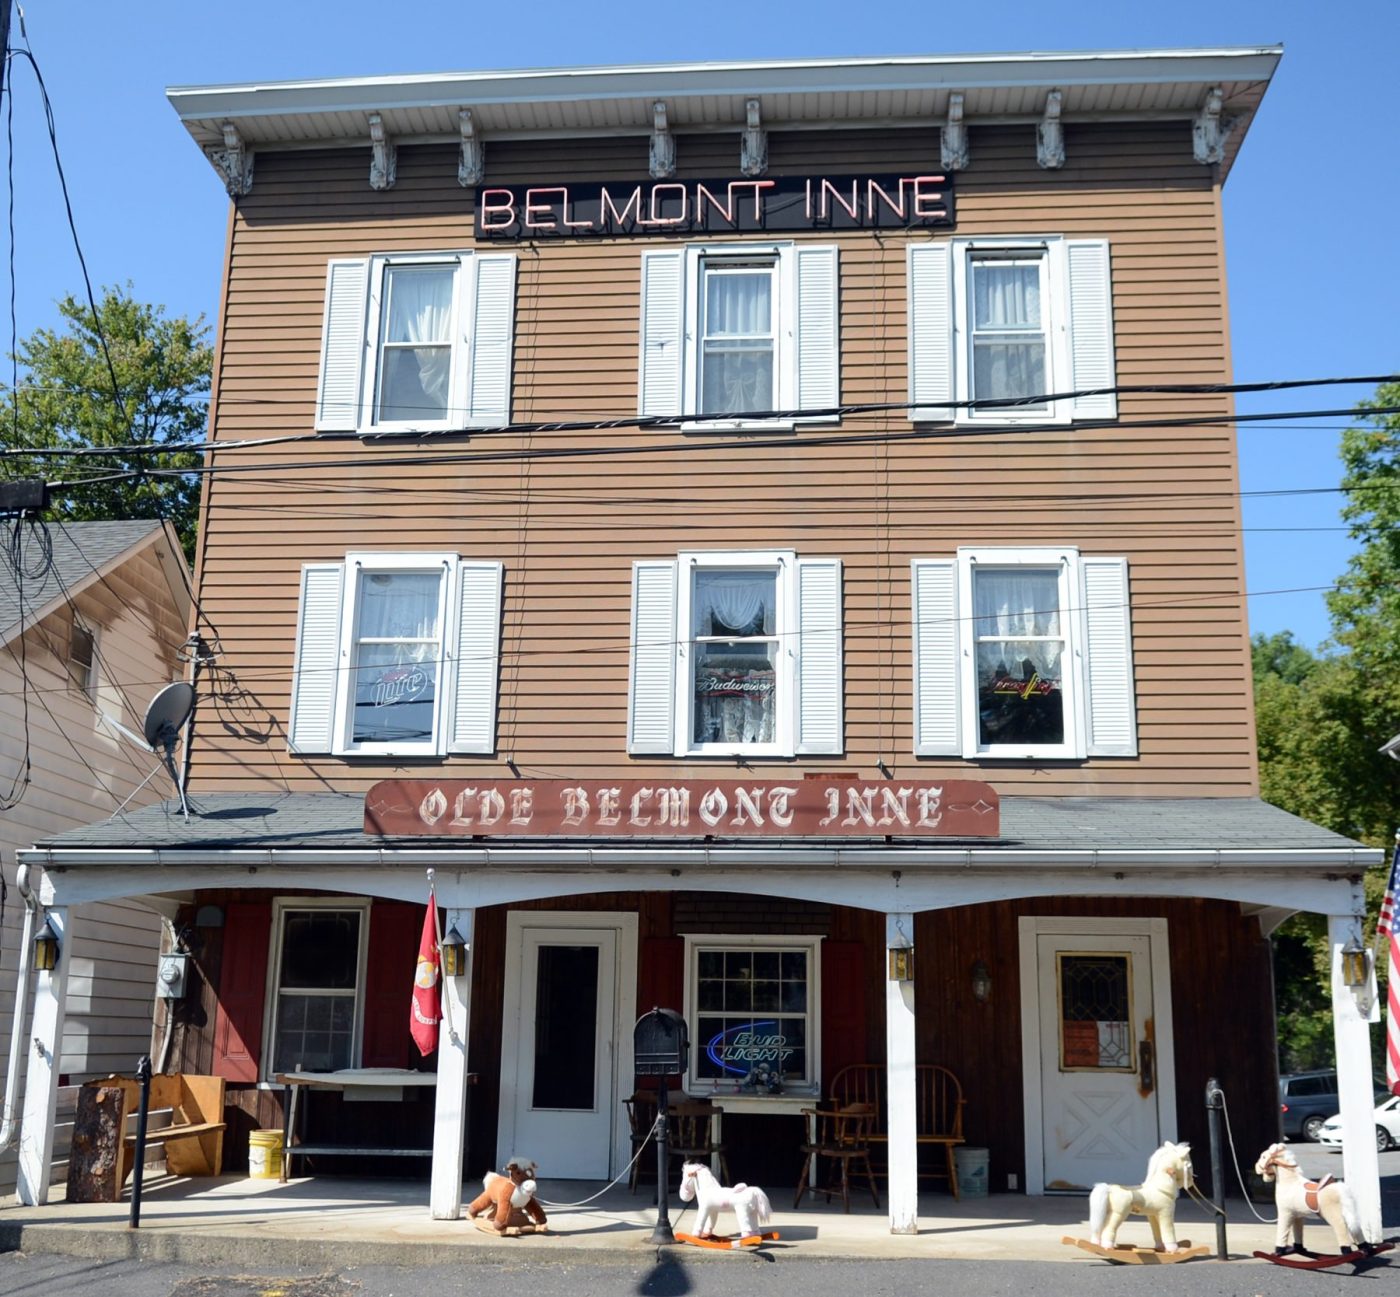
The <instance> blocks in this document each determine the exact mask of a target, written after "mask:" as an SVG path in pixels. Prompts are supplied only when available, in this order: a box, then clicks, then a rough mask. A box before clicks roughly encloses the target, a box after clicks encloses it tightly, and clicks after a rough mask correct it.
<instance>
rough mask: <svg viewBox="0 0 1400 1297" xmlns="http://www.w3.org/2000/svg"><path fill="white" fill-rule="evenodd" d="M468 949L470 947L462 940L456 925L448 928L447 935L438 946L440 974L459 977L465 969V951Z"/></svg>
mask: <svg viewBox="0 0 1400 1297" xmlns="http://www.w3.org/2000/svg"><path fill="white" fill-rule="evenodd" d="M470 950H471V947H470V946H469V945H467V943H466V941H465V940H463V938H462V934H461V933H460V932H458V931H457V928H456V925H454V926H452V927H450V928H448V930H447V935H446V936H445V937H444V938H443V939H442V944H441V945H440V946H439V947H438V951H439V953H440V954H441V956H442V975H443V976H444V977H461V976H462V975H463V974H464V973H465V972H466V971H467V952H468V951H470Z"/></svg>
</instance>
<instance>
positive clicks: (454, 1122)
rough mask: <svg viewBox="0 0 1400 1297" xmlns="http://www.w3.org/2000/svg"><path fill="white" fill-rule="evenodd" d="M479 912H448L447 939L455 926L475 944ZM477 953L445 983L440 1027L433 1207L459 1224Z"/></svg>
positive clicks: (441, 1217) (439, 1216) (436, 1214)
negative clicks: (468, 1048)
mask: <svg viewBox="0 0 1400 1297" xmlns="http://www.w3.org/2000/svg"><path fill="white" fill-rule="evenodd" d="M475 918H476V911H475V910H462V909H450V908H449V909H448V910H447V911H446V912H445V914H444V916H443V921H442V924H443V926H442V931H443V935H444V936H446V935H447V933H449V932H450V931H451V930H452V929H453V928H454V927H455V928H456V929H457V931H458V932H459V933H461V935H462V939H463V940H464V941H465V942H466V943H467V945H468V947H470V946H471V945H472V944H473V921H474V920H475ZM471 978H472V954H471V952H470V950H468V953H467V970H466V972H465V973H463V974H462V976H461V977H444V978H443V979H442V1025H441V1026H440V1027H439V1028H438V1064H437V1103H436V1110H435V1112H434V1115H433V1182H432V1189H431V1191H430V1194H429V1199H428V1202H429V1209H430V1211H431V1213H432V1217H433V1219H434V1220H456V1219H457V1217H458V1216H459V1215H461V1211H462V1151H463V1146H464V1145H465V1143H466V1138H467V1125H466V1115H467V1038H468V1035H469V1034H470V1028H471Z"/></svg>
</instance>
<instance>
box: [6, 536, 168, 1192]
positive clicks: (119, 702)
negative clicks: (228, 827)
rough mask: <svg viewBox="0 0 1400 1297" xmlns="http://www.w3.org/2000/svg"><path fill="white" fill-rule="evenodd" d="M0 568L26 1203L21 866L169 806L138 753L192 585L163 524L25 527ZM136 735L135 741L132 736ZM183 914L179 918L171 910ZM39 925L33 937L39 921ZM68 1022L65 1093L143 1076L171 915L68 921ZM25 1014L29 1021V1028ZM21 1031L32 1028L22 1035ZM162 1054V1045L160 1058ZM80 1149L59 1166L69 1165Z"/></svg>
mask: <svg viewBox="0 0 1400 1297" xmlns="http://www.w3.org/2000/svg"><path fill="white" fill-rule="evenodd" d="M14 539H15V540H16V541H17V544H15V545H14V546H13V547H11V546H7V548H6V562H5V563H3V564H0V619H3V629H0V638H3V642H4V644H5V647H6V652H5V654H4V656H3V658H0V676H3V683H0V700H3V701H0V716H3V721H0V757H3V762H4V770H5V775H4V781H3V791H4V793H5V812H4V817H3V832H2V833H0V852H3V857H4V858H3V861H0V868H3V871H4V882H5V888H6V892H7V894H8V897H9V899H10V904H9V905H8V906H5V907H0V908H2V909H3V939H2V940H0V979H3V980H0V1040H3V1041H4V1042H5V1044H6V1049H7V1054H6V1069H5V1070H6V1076H7V1090H6V1098H5V1109H4V1112H5V1116H4V1121H3V1135H0V1194H5V1195H8V1194H10V1193H11V1192H13V1190H14V1188H15V1175H16V1166H17V1161H18V1151H17V1145H18V1143H19V1134H20V1130H19V1126H20V1122H19V1114H20V1110H21V1108H20V1105H21V1103H22V1097H23V1086H24V1081H25V1069H24V1067H23V1066H22V1064H23V1061H24V1059H25V1058H26V1057H27V1055H28V1053H29V1048H28V1047H29V1041H30V1034H29V1033H28V1032H27V1031H26V1030H25V1028H26V1027H27V1025H28V1020H27V1008H28V1005H29V1004H30V1002H31V1001H30V998H29V995H28V985H29V979H26V993H25V994H24V996H23V997H20V996H17V995H16V988H17V985H18V982H17V975H18V973H19V969H20V967H21V961H22V960H23V962H24V964H25V965H26V966H27V965H28V958H27V952H26V951H25V949H24V947H25V945H26V936H28V938H29V939H30V940H32V937H33V934H34V932H35V931H36V930H37V929H38V926H39V925H40V924H42V922H43V918H42V915H38V912H37V908H36V909H31V908H30V907H29V906H28V905H27V904H26V898H25V891H26V890H27V888H28V878H27V877H17V874H16V863H15V853H16V852H18V851H21V850H23V849H25V848H27V847H29V846H31V845H32V844H33V843H34V842H35V841H36V840H37V839H39V838H43V837H47V836H49V835H51V834H54V833H60V832H63V831H64V830H66V829H72V828H77V827H79V826H81V825H83V824H86V823H88V822H89V821H90V820H92V819H93V818H94V817H97V816H103V815H111V814H113V813H115V812H116V811H118V810H119V809H120V808H121V807H122V806H123V803H127V802H129V803H130V806H131V807H132V808H135V807H139V806H143V805H146V804H149V803H151V802H154V801H157V800H159V799H160V798H161V797H163V796H165V795H166V794H167V792H168V790H169V782H168V781H167V782H166V783H165V785H164V786H163V787H162V786H160V785H156V786H152V783H153V781H149V776H150V775H151V772H152V769H153V767H154V766H155V764H156V758H155V757H153V756H152V755H151V754H150V753H149V752H147V751H144V750H142V748H141V747H139V746H137V744H138V743H140V741H141V740H140V731H141V722H142V716H143V712H144V709H145V707H146V704H147V703H149V702H150V700H151V698H152V697H154V695H155V694H156V693H157V691H158V690H159V689H160V688H161V687H162V685H165V684H169V683H170V682H171V681H172V680H175V679H177V678H179V676H180V675H181V674H182V673H183V670H184V667H183V664H182V663H181V661H180V646H181V644H182V643H183V641H184V638H185V631H186V625H187V623H188V621H189V612H190V577H189V573H188V571H185V570H184V563H185V559H184V555H183V553H182V552H181V550H180V545H179V541H178V540H177V539H176V537H175V535H174V532H173V530H172V529H171V528H169V527H168V526H165V525H163V524H161V523H158V522H67V523H62V524H58V523H53V524H34V525H30V524H24V525H22V526H21V527H20V529H19V532H18V535H17V537H15V538H14ZM123 731H125V733H123ZM169 913H170V914H171V915H172V916H173V910H170V911H169ZM36 915H37V916H38V922H37V923H36V922H35V916H36ZM69 937H70V940H71V942H72V946H73V950H72V954H71V956H70V959H69V969H70V977H69V983H68V986H69V997H68V1011H67V1013H66V1014H65V1017H64V1027H63V1031H62V1033H61V1036H60V1037H59V1039H58V1048H57V1051H56V1054H57V1060H56V1072H57V1077H58V1079H59V1080H60V1081H61V1082H62V1083H63V1084H64V1085H78V1084H80V1083H81V1082H83V1081H86V1080H90V1079H92V1078H93V1077H99V1076H106V1075H108V1074H110V1073H112V1072H126V1071H130V1070H131V1069H132V1068H133V1067H134V1066H135V1065H136V1060H137V1059H138V1058H140V1057H141V1055H142V1054H145V1053H148V1052H150V1051H151V1049H152V1039H151V994H152V991H153V989H154V987H155V980H156V959H157V955H158V952H159V950H160V943H161V921H160V915H159V914H158V913H156V912H155V911H153V910H152V909H150V908H149V907H148V906H147V905H145V904H142V903H140V902H138V901H136V900H133V899H130V898H126V899H122V898H118V899H114V900H110V901H99V902H95V903H93V904H90V905H82V906H78V907H76V908H75V909H74V911H73V912H72V913H71V916H70V924H69ZM17 1003H18V1009H19V1014H18V1017H19V1022H18V1024H16V1021H15V1019H16V1007H17ZM17 1028H18V1029H17ZM157 1048H158V1046H157ZM66 1148H67V1140H66V1135H65V1137H64V1138H61V1139H60V1141H59V1143H58V1146H57V1149H56V1152H57V1155H58V1158H59V1159H60V1160H61V1159H62V1158H63V1157H65V1156H66Z"/></svg>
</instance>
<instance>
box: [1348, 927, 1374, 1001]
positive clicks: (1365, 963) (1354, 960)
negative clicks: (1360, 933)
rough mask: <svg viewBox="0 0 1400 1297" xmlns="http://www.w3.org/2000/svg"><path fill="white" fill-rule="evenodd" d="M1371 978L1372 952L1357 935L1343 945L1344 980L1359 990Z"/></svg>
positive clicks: (1353, 988) (1355, 989)
mask: <svg viewBox="0 0 1400 1297" xmlns="http://www.w3.org/2000/svg"><path fill="white" fill-rule="evenodd" d="M1370 980H1371V952H1370V951H1369V950H1367V949H1366V947H1365V946H1363V945H1362V944H1361V943H1360V942H1359V941H1358V940H1357V939H1356V938H1355V937H1353V938H1352V939H1351V940H1350V941H1348V942H1347V944H1346V945H1345V946H1343V947H1342V981H1343V982H1344V983H1346V985H1347V986H1349V987H1351V988H1352V990H1354V991H1359V990H1361V989H1362V988H1363V987H1365V986H1366V985H1367V983H1368V982H1369V981H1370Z"/></svg>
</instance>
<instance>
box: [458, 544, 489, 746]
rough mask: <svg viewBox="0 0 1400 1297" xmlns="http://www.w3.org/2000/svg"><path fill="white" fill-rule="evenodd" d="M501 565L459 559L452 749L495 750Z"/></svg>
mask: <svg viewBox="0 0 1400 1297" xmlns="http://www.w3.org/2000/svg"><path fill="white" fill-rule="evenodd" d="M501 576H502V568H501V564H499V563H479V562H473V561H471V560H469V559H463V560H462V561H461V563H460V564H459V565H458V568H457V643H456V645H455V646H453V647H451V648H450V654H451V655H452V675H453V691H452V700H453V711H452V726H451V729H450V731H449V733H450V734H451V738H450V740H449V742H448V751H450V752H483V753H489V752H494V751H495V750H496V693H497V682H498V680H499V678H500V664H501Z"/></svg>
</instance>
